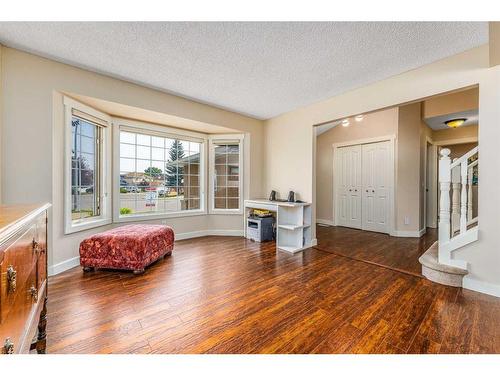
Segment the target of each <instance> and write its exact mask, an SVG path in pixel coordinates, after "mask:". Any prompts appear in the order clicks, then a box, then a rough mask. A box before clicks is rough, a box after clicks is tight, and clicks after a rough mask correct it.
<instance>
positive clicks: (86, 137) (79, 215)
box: [71, 116, 100, 221]
mask: <svg viewBox="0 0 500 375" xmlns="http://www.w3.org/2000/svg"><path fill="white" fill-rule="evenodd" d="M71 125H72V126H71V137H72V138H71V139H72V146H71V218H72V220H73V221H77V220H82V219H85V218H90V217H95V216H99V215H100V205H99V203H100V202H99V183H98V176H99V155H100V152H99V147H100V146H99V142H98V138H99V133H100V126H99V125H96V124H94V123H92V122H89V121H87V120H83V119H81V118H78V117H75V116H73V117H72V120H71Z"/></svg>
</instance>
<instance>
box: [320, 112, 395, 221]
mask: <svg viewBox="0 0 500 375" xmlns="http://www.w3.org/2000/svg"><path fill="white" fill-rule="evenodd" d="M397 131H398V109H397V108H391V109H387V110H383V111H377V112H373V113H370V114H367V115H365V117H364V119H363V121H362V122H360V123H357V122H354V121H351V125H350V126H348V127H343V126H336V127H334V128H333V129H330V130H329V131H327V132H325V133H323V134H321V135H320V136H319V137H317V140H316V148H317V151H316V176H317V177H316V192H317V196H316V217H317V218H318V219H321V220H323V221H327V222H331V221H332V220H333V144H334V143H344V142H353V141H359V140H362V139H368V138H375V137H381V136H396V134H397Z"/></svg>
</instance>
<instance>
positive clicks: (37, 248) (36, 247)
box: [32, 240, 45, 255]
mask: <svg viewBox="0 0 500 375" xmlns="http://www.w3.org/2000/svg"><path fill="white" fill-rule="evenodd" d="M32 246H33V250H34V251H35V254H37V255H38V254H43V253H44V252H45V249H44V248H43V247H41V246H40V243H39V242H38V241H35V240H33V243H32Z"/></svg>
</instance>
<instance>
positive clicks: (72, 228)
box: [64, 218, 113, 234]
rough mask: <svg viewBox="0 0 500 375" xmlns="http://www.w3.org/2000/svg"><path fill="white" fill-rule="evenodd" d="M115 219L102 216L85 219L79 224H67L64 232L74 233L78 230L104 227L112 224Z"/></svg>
mask: <svg viewBox="0 0 500 375" xmlns="http://www.w3.org/2000/svg"><path fill="white" fill-rule="evenodd" d="M112 222H113V221H112V220H111V218H101V219H94V220H84V221H82V222H80V223H78V224H73V223H70V224H68V225H67V226H66V228H65V231H64V234H72V233H77V232H82V231H85V230H89V229H93V228H97V227H102V226H103V225H108V224H111V223H112Z"/></svg>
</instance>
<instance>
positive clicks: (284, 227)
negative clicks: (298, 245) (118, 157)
mask: <svg viewBox="0 0 500 375" xmlns="http://www.w3.org/2000/svg"><path fill="white" fill-rule="evenodd" d="M308 227H310V225H308V224H306V225H294V224H279V225H278V228H282V229H286V230H296V229H302V228H308Z"/></svg>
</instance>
